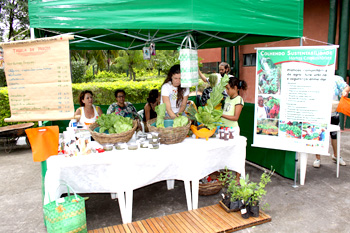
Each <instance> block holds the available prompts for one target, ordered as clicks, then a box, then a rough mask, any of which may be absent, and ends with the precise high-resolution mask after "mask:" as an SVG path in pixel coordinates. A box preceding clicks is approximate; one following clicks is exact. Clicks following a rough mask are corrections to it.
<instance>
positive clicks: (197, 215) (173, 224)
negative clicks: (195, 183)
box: [88, 204, 271, 233]
mask: <svg viewBox="0 0 350 233" xmlns="http://www.w3.org/2000/svg"><path fill="white" fill-rule="evenodd" d="M270 221H271V217H270V216H269V215H267V214H265V213H264V212H263V211H260V216H259V217H257V218H253V217H250V218H248V219H243V218H242V217H241V214H240V212H233V213H227V212H226V211H225V210H224V209H223V208H222V207H221V206H220V205H219V204H217V205H212V206H207V207H203V208H200V209H196V210H190V211H185V212H181V213H177V214H172V215H167V216H163V217H156V218H150V219H146V220H141V221H137V222H132V223H127V224H121V225H116V226H110V227H104V228H100V229H96V230H90V231H88V232H89V233H139V232H140V233H146V232H147V233H172V232H176V233H182V232H189V233H200V232H203V233H207V232H208V233H211V232H233V231H238V230H241V229H244V228H247V227H252V226H256V225H260V224H263V223H266V222H270Z"/></svg>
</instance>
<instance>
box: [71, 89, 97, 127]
mask: <svg viewBox="0 0 350 233" xmlns="http://www.w3.org/2000/svg"><path fill="white" fill-rule="evenodd" d="M93 96H94V95H93V94H92V91H89V90H86V91H82V92H81V93H80V95H79V104H80V106H81V107H80V108H78V109H77V110H76V111H75V114H74V115H75V116H76V117H77V118H78V122H79V124H80V125H83V126H88V125H90V124H92V123H94V122H95V121H96V119H97V117H99V116H101V115H102V110H101V108H100V107H99V106H95V105H93V100H94V99H93Z"/></svg>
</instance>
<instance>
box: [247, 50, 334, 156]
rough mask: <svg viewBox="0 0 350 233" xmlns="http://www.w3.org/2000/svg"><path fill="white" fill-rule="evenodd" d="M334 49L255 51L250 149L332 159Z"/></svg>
mask: <svg viewBox="0 0 350 233" xmlns="http://www.w3.org/2000/svg"><path fill="white" fill-rule="evenodd" d="M336 49H337V46H301V47H285V48H257V56H256V57H257V62H256V64H257V66H256V67H257V71H256V88H255V114H254V137H253V139H254V144H253V145H252V146H256V147H264V148H272V149H280V150H288V151H296V152H305V153H313V154H328V146H329V124H330V118H331V108H332V96H333V94H332V93H333V77H334V71H335V60H336Z"/></svg>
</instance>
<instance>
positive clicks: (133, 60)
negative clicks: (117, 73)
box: [116, 50, 149, 81]
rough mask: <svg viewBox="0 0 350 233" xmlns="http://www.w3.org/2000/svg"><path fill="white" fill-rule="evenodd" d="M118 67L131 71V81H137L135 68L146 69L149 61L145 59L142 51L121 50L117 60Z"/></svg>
mask: <svg viewBox="0 0 350 233" xmlns="http://www.w3.org/2000/svg"><path fill="white" fill-rule="evenodd" d="M116 63H117V67H121V68H123V69H124V70H127V69H128V70H129V75H130V80H133V81H135V80H136V73H135V72H134V68H146V67H147V66H148V64H149V62H148V61H146V60H144V59H143V54H142V51H140V50H127V51H124V50H119V56H118V57H117V58H116Z"/></svg>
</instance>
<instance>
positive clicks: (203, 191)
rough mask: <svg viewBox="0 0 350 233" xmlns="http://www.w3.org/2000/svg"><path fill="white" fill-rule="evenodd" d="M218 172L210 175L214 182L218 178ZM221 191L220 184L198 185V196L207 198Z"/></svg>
mask: <svg viewBox="0 0 350 233" xmlns="http://www.w3.org/2000/svg"><path fill="white" fill-rule="evenodd" d="M219 175H220V173H219V172H213V173H212V174H210V177H211V179H212V180H216V179H217V178H218V177H219ZM221 189H222V182H220V181H216V182H212V183H206V184H199V190H198V191H199V195H201V196H209V195H214V194H217V193H218V192H219V191H220V190H221Z"/></svg>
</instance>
